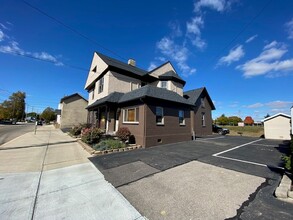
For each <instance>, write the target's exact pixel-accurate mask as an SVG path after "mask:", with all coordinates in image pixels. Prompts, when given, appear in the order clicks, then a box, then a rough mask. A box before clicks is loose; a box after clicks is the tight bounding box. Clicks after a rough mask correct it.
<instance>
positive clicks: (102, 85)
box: [99, 76, 104, 93]
mask: <svg viewBox="0 0 293 220" xmlns="http://www.w3.org/2000/svg"><path fill="white" fill-rule="evenodd" d="M103 90H104V76H103V77H102V78H101V79H100V81H99V93H101V92H103Z"/></svg>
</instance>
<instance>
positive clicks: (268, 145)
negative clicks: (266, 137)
mask: <svg viewBox="0 0 293 220" xmlns="http://www.w3.org/2000/svg"><path fill="white" fill-rule="evenodd" d="M253 145H255V146H263V147H276V145H271V144H253Z"/></svg>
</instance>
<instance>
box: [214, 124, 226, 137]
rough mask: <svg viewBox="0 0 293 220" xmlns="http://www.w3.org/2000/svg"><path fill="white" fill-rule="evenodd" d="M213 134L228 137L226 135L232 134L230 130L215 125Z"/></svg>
mask: <svg viewBox="0 0 293 220" xmlns="http://www.w3.org/2000/svg"><path fill="white" fill-rule="evenodd" d="M213 132H214V133H218V134H221V135H226V134H229V133H230V130H229V129H227V128H222V127H220V126H218V125H213Z"/></svg>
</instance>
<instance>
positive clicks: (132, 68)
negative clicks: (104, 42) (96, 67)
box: [96, 52, 148, 76]
mask: <svg viewBox="0 0 293 220" xmlns="http://www.w3.org/2000/svg"><path fill="white" fill-rule="evenodd" d="M96 54H97V55H98V56H99V57H101V59H102V60H103V61H104V62H105V63H106V64H107V65H108V66H110V67H115V68H118V69H122V70H125V71H127V72H131V73H135V74H137V75H139V76H144V75H146V74H147V73H148V72H147V71H145V70H142V69H140V68H138V67H135V66H131V65H129V64H127V63H123V62H121V61H119V60H116V59H114V58H111V57H108V56H106V55H104V54H101V53H98V52H96Z"/></svg>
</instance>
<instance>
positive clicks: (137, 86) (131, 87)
mask: <svg viewBox="0 0 293 220" xmlns="http://www.w3.org/2000/svg"><path fill="white" fill-rule="evenodd" d="M139 87H140V85H139V84H138V83H134V82H130V91H133V90H135V89H138V88H139Z"/></svg>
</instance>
